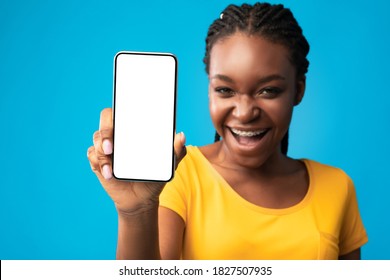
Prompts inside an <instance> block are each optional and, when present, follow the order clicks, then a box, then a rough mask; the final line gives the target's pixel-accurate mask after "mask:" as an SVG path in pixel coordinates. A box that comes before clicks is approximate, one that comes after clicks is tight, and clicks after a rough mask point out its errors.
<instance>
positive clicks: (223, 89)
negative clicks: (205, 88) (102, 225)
mask: <svg viewBox="0 0 390 280" xmlns="http://www.w3.org/2000/svg"><path fill="white" fill-rule="evenodd" d="M215 92H217V93H218V94H219V95H221V96H224V97H229V96H233V95H234V93H235V92H234V90H232V89H231V88H228V87H217V88H216V89H215Z"/></svg>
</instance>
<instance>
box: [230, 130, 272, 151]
mask: <svg viewBox="0 0 390 280" xmlns="http://www.w3.org/2000/svg"><path fill="white" fill-rule="evenodd" d="M229 130H230V132H231V133H232V135H233V136H234V138H235V139H236V140H237V142H238V144H240V145H243V146H255V145H257V144H259V143H260V142H261V140H262V139H263V138H264V136H265V135H266V134H267V133H268V131H270V128H266V129H257V130H242V129H238V128H233V127H229Z"/></svg>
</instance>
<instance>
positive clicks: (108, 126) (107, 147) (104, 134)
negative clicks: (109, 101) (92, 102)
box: [98, 108, 113, 155]
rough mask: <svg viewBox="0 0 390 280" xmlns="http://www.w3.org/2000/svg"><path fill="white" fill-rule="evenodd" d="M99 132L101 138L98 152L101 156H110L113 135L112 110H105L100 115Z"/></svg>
mask: <svg viewBox="0 0 390 280" xmlns="http://www.w3.org/2000/svg"><path fill="white" fill-rule="evenodd" d="M99 132H100V138H101V142H102V143H101V145H100V147H99V148H100V149H99V150H98V151H99V152H101V153H102V154H105V155H111V154H112V135H113V123H112V109H111V108H105V109H104V110H102V112H101V113H100V124H99Z"/></svg>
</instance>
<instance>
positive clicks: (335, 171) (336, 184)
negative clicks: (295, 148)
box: [303, 159, 354, 198]
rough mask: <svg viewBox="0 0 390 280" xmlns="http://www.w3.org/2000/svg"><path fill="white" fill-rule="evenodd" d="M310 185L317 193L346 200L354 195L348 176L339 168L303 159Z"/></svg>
mask: <svg viewBox="0 0 390 280" xmlns="http://www.w3.org/2000/svg"><path fill="white" fill-rule="evenodd" d="M303 162H304V163H305V165H306V167H307V171H308V174H309V178H310V179H309V180H310V185H311V186H313V187H314V188H315V189H316V191H317V193H321V194H322V195H325V193H326V195H330V196H332V197H335V196H339V197H344V198H347V197H348V196H349V195H351V193H354V185H353V181H352V179H351V178H350V176H349V175H348V174H347V173H346V172H345V171H344V170H342V169H341V168H338V167H334V166H331V165H327V164H323V163H320V162H318V161H314V160H310V159H304V160H303Z"/></svg>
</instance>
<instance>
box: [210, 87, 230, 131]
mask: <svg viewBox="0 0 390 280" xmlns="http://www.w3.org/2000/svg"><path fill="white" fill-rule="evenodd" d="M228 103H229V102H226V101H223V100H220V99H218V98H216V97H215V96H213V95H212V94H210V95H209V110H210V116H211V120H212V121H213V124H214V127H215V129H216V130H217V131H218V133H221V129H222V126H223V124H224V122H225V120H226V117H227V116H228V114H229V104H228Z"/></svg>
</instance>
